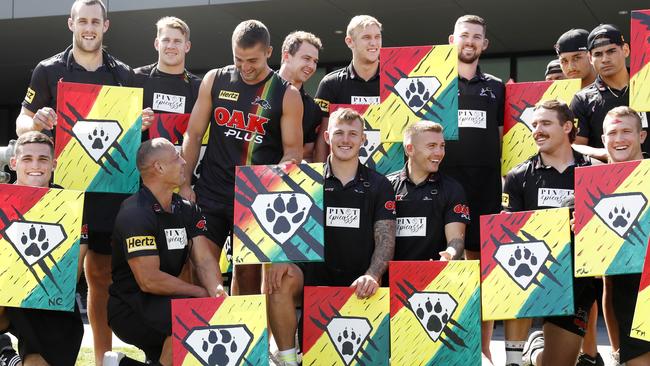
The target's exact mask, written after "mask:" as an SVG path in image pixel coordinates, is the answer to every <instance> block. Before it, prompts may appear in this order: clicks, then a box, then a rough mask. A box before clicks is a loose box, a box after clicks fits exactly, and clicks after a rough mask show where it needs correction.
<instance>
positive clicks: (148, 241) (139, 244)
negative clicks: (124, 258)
mask: <svg viewBox="0 0 650 366" xmlns="http://www.w3.org/2000/svg"><path fill="white" fill-rule="evenodd" d="M156 249H157V247H156V238H155V237H153V236H132V237H130V238H127V239H126V251H127V252H129V253H133V252H139V251H141V250H156Z"/></svg>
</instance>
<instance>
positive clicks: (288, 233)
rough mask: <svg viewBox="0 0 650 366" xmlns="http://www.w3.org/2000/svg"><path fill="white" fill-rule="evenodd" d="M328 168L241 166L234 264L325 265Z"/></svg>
mask: <svg viewBox="0 0 650 366" xmlns="http://www.w3.org/2000/svg"><path fill="white" fill-rule="evenodd" d="M323 179H324V178H323V164H298V165H296V164H289V165H286V166H277V165H258V166H238V167H237V170H236V176H235V216H234V228H233V257H232V258H233V263H234V264H246V263H273V262H318V261H322V260H323V248H324V245H323V242H324V236H323V235H324V234H323Z"/></svg>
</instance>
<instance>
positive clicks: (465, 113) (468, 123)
mask: <svg viewBox="0 0 650 366" xmlns="http://www.w3.org/2000/svg"><path fill="white" fill-rule="evenodd" d="M458 127H461V128H482V129H486V128H487V114H486V113H485V111H475V110H470V109H459V110H458Z"/></svg>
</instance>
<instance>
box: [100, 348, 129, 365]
mask: <svg viewBox="0 0 650 366" xmlns="http://www.w3.org/2000/svg"><path fill="white" fill-rule="evenodd" d="M124 356H125V355H124V353H122V352H113V351H108V352H106V353H104V363H103V364H104V366H119V365H120V361H122V359H123V358H124Z"/></svg>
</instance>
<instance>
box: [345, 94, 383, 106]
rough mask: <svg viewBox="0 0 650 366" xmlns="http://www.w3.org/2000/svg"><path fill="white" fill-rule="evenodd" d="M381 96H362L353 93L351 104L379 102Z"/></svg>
mask: <svg viewBox="0 0 650 366" xmlns="http://www.w3.org/2000/svg"><path fill="white" fill-rule="evenodd" d="M379 102H380V101H379V96H378V95H377V96H373V97H362V96H356V95H353V96H352V97H351V98H350V104H379Z"/></svg>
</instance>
